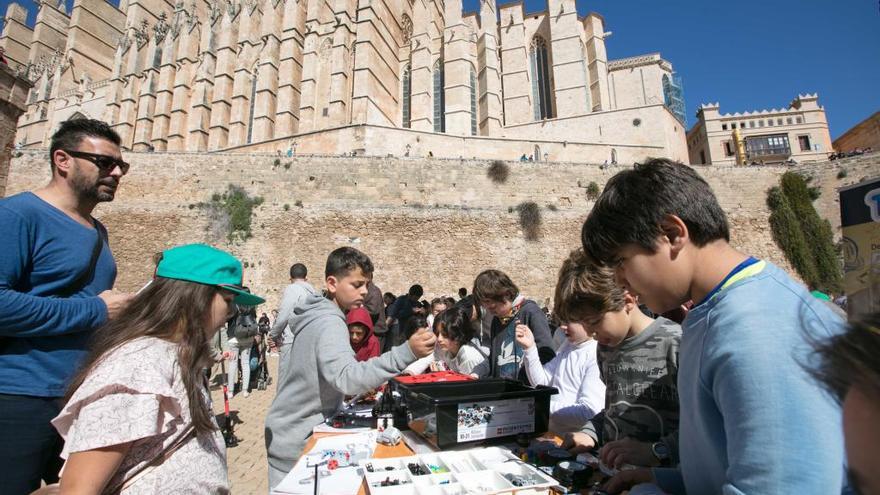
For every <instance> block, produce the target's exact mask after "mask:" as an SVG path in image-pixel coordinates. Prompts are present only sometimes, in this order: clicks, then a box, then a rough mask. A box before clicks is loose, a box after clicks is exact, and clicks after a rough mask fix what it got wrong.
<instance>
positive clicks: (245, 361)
mask: <svg viewBox="0 0 880 495" xmlns="http://www.w3.org/2000/svg"><path fill="white" fill-rule="evenodd" d="M229 350H230V351H231V352H232V357H231V358H229V369H228V370H227V374H228V378H229V382H228V383H229V394H230V395H232V394H233V393H234V391H235V382H236V381H237V380H238V362H239V360H240V361H241V391H242V392H247V391H248V388H249V387H250V384H251V346H250V345H248V346H246V347H245V348H239V347H238V344H233V345H230V346H229Z"/></svg>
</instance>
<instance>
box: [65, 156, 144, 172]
mask: <svg viewBox="0 0 880 495" xmlns="http://www.w3.org/2000/svg"><path fill="white" fill-rule="evenodd" d="M61 151H64V152H65V153H67V154H68V155H70V156H72V157H75V158H82V159H83V160H88V161H90V162H92V163H94V164H95V166H96V167H98V168H99V169H100V170H101V172H103V173H105V174H109V173H110V172H112V171H113V169H114V168H116V167H119V170H122V175H125V174H127V173H128V169H129V167H130V166H131V165H129V163H128V162H126V161H124V160H122V159H120V158H116V157H114V156H107V155H98V154H96V153H87V152H85V151H71V150H61Z"/></svg>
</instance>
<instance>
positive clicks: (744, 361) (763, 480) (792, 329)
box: [654, 262, 845, 495]
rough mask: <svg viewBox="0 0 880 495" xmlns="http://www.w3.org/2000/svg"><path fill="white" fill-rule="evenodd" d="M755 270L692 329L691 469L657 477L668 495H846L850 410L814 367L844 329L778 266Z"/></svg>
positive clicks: (687, 453)
mask: <svg viewBox="0 0 880 495" xmlns="http://www.w3.org/2000/svg"><path fill="white" fill-rule="evenodd" d="M753 267H754V268H752V267H749V272H750V273H747V274H745V276H740V277H736V278H735V279H732V283H729V284H728V285H727V286H725V287H724V288H723V289H722V290H721V291H720V292H718V293H717V294H716V295H715V296H714V297H713V298H711V299H710V300H708V301H706V302H704V303H703V304H700V305H699V306H697V307H696V308H694V309H693V310H691V312H690V313H689V314H688V316H687V318H686V319H685V321H684V323H683V324H682V338H681V348H680V356H679V369H678V393H679V398H680V404H681V413H680V414H681V416H680V425H679V450H680V454H681V464H680V466H679V469H655V470H654V476H655V477H656V479H657V482H658V485H660V487H661V488H663V489H664V490H665V491H666V492H668V493H684V492H685V491H686V492H687V493H689V494H691V495H694V494H697V495H699V494H704V493H705V494H708V493H712V494H716V493H722V494H747V493H797V494H799V495H802V494H816V495H820V494H821V495H827V494H833V493H840V492H841V490H842V489H843V487H844V480H845V468H844V463H845V460H844V447H843V433H842V430H841V427H840V424H841V416H840V407H839V406H838V405H837V404H836V403H835V402H834V400H833V399H832V398H831V397H830V396H829V395H827V394H826V393H825V392H824V391H823V389H822V388H821V386H820V385H819V384H818V383H817V382H815V381H814V380H813V379H812V378H811V377H810V376H809V375H808V373H807V372H806V371H805V369H804V366H810V365H812V364H814V363H815V362H816V361H817V360H816V358H815V357H814V355H813V349H814V344H815V343H816V342H817V341H819V340H824V339H827V338H828V337H830V336H832V335H835V334H838V333H840V332H842V331H843V329H844V326H843V321H841V319H840V318H839V317H838V316H836V315H835V314H834V313H832V312H831V311H830V310H829V309H828V308H827V307H826V306H825V305H824V304H823V303H822V302H821V301H819V300H817V299H816V298H814V297H813V296H811V295H810V293H809V292H808V291H807V289H806V288H805V287H803V286H802V285H801V284H799V283H797V282H795V281H794V280H793V279H792V278H791V277H789V276H788V275H787V274H786V273H785V272H783V271H782V270H780V269H779V268H778V267H776V266H774V265H772V264H770V263H766V262H761V263H760V264H757V265H753ZM682 483H683V484H682Z"/></svg>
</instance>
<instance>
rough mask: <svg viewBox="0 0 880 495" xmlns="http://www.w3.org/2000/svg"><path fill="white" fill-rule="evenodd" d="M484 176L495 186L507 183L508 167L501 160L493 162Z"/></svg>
mask: <svg viewBox="0 0 880 495" xmlns="http://www.w3.org/2000/svg"><path fill="white" fill-rule="evenodd" d="M486 176H487V177H489V180H491V181H492V182H494V183H496V184H504V183H505V182H507V178H508V177H510V167H508V166H507V164H506V163H504V162H502V161H501V160H495V161H494V162H492V164H491V165H489V170H487V171H486Z"/></svg>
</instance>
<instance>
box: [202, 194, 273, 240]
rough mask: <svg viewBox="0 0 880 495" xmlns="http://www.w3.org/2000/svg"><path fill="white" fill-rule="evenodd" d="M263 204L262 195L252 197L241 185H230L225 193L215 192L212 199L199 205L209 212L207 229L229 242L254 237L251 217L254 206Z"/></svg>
mask: <svg viewBox="0 0 880 495" xmlns="http://www.w3.org/2000/svg"><path fill="white" fill-rule="evenodd" d="M261 204H263V198H262V197H260V196H254V197H251V196H249V195H248V193H247V191H245V190H244V188H243V187H241V186H236V185H232V184H230V185H229V189H227V190H226V192H224V193H214V194H213V195H211V201H210V202H208V203H200V204H199V206H201V207H203V208H205V209H206V210H207V212H208V225H207V230H208V231H209V233H210V234H211V235H212V237H213V238H215V239H220V238H222V237H224V236H225V237H226V239H227V240H228V241H229V242H235V241H244V240H246V239H249V238H251V237H253V234H252V233H251V219H252V218H253V213H254V208H255V207H257V206H259V205H261Z"/></svg>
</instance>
